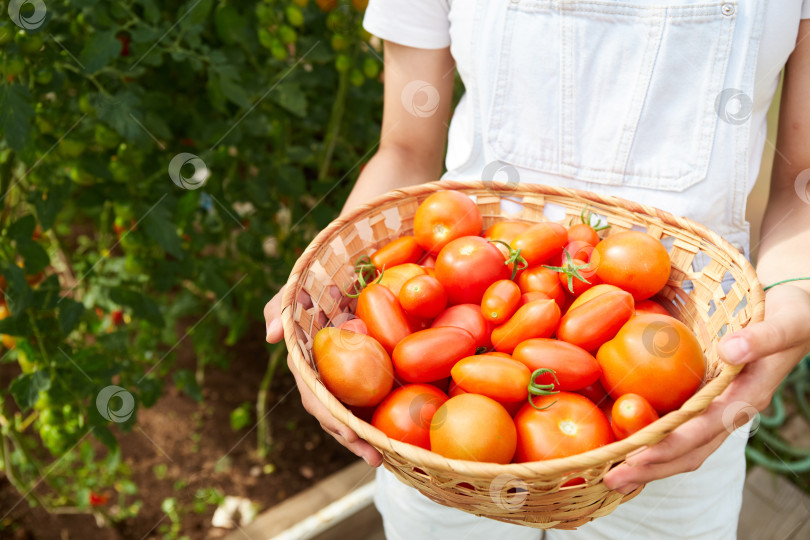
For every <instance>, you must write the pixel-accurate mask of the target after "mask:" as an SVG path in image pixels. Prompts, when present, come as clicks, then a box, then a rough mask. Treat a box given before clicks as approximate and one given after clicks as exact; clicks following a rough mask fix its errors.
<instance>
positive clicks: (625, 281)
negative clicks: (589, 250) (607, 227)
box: [596, 231, 670, 301]
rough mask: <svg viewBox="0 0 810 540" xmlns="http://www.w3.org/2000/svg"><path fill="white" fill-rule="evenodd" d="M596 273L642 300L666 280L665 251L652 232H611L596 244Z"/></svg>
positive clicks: (666, 258)
mask: <svg viewBox="0 0 810 540" xmlns="http://www.w3.org/2000/svg"><path fill="white" fill-rule="evenodd" d="M596 253H597V254H598V255H599V266H598V268H597V269H596V275H598V276H599V279H601V280H602V281H604V282H605V283H610V284H611V285H616V286H617V287H621V288H622V289H624V290H625V291H627V292H629V293H630V294H632V295H633V299H634V300H636V301H640V300H646V299H647V298H649V297H651V296H652V295H654V294H655V293H657V292H658V291H660V290H661V288H662V287H663V286H664V285H666V284H667V279H669V272H670V260H669V253H667V250H666V248H665V247H664V245H663V244H662V243H661V242H660V241H659V240H657V239H655V238H653V237H652V236H650V235H648V234H645V233H643V232H638V231H625V232H620V233H616V234H612V235H610V236H608V237H607V238H605V239H604V240H602V241H601V242H599V243H598V244H597V245H596Z"/></svg>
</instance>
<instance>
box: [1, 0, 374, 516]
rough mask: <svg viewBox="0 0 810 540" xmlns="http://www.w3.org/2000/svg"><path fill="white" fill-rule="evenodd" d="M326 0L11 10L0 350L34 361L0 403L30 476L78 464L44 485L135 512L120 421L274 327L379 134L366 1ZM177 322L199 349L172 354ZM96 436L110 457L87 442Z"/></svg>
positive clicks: (20, 463) (58, 500) (68, 4)
mask: <svg viewBox="0 0 810 540" xmlns="http://www.w3.org/2000/svg"><path fill="white" fill-rule="evenodd" d="M321 5H323V6H324V9H326V10H327V11H322V10H321V9H320V8H319V6H318V4H317V3H315V2H307V1H306V0H286V1H282V0H263V1H254V0H250V1H248V0H186V1H183V2H181V1H176V0H169V1H165V2H157V1H155V0H123V1H121V2H100V1H98V0H63V1H62V2H58V3H57V2H50V3H47V10H48V13H47V17H46V18H45V21H44V23H43V25H42V27H41V28H37V29H33V30H29V31H25V30H20V29H19V28H18V27H17V26H16V25H14V24H13V23H11V22H9V21H8V20H6V19H4V20H3V21H0V50H1V51H2V59H0V72H2V73H1V74H2V77H1V78H0V276H2V277H0V288H1V289H2V291H3V295H4V296H3V300H4V302H5V303H6V304H7V311H3V315H4V316H3V317H2V318H0V319H1V320H0V334H5V336H4V337H3V341H4V343H5V344H6V345H11V344H12V342H13V343H14V344H16V346H15V347H14V348H13V349H10V350H5V349H3V350H2V351H0V353H1V354H3V355H4V356H3V357H2V362H14V361H16V362H17V363H18V364H19V366H20V370H21V371H22V373H20V375H19V376H18V377H17V378H15V379H14V380H13V381H12V382H11V384H10V385H9V386H8V387H7V388H4V389H2V392H3V395H2V397H3V401H2V409H1V410H0V415H2V419H4V421H3V422H2V425H3V426H12V427H10V428H9V429H8V430H6V428H5V427H4V435H3V437H6V438H8V439H9V442H10V443H11V444H10V445H8V446H9V448H10V449H11V452H12V457H14V460H13V462H9V459H11V458H10V457H9V456H5V458H6V459H4V461H5V462H4V464H3V465H4V466H5V467H7V468H8V467H12V468H14V469H15V470H16V471H17V475H16V476H17V477H18V480H19V484H20V485H19V486H18V487H19V488H20V489H21V490H22V491H26V490H27V489H28V487H30V486H32V485H33V484H34V483H35V482H37V480H38V479H39V478H40V477H39V476H38V475H37V471H39V470H41V469H42V468H43V467H44V466H46V464H47V462H48V461H54V458H57V461H58V462H59V463H62V462H64V463H73V464H74V465H75V466H74V467H62V466H61V465H60V466H59V467H56V468H55V469H54V472H53V473H51V474H49V475H48V476H47V478H46V479H45V480H44V481H43V484H47V485H48V486H49V487H50V488H51V493H50V495H48V497H49V501H50V503H52V504H56V505H60V506H73V507H77V508H79V509H82V510H89V509H94V511H96V512H97V513H99V512H101V513H102V514H103V516H104V517H105V518H108V519H113V520H116V519H123V518H124V517H126V516H128V515H131V512H136V511H137V508H138V506H139V505H138V503H137V501H135V502H132V501H131V500H126V499H127V498H130V499H131V498H132V497H134V496H135V495H136V491H137V490H136V487H135V486H134V485H133V484H132V483H131V482H130V481H129V480H127V476H128V474H129V472H128V471H127V470H126V467H124V465H122V463H121V460H119V459H110V458H109V456H110V455H112V456H117V455H119V449H118V447H117V442H116V435H115V434H116V433H117V432H118V430H119V429H123V430H129V429H132V427H133V426H134V425H135V423H136V422H137V418H138V412H139V410H142V409H143V408H146V407H150V406H152V405H154V403H155V402H156V401H157V400H158V399H159V397H160V395H161V393H162V392H163V390H164V386H165V385H167V384H174V385H175V386H177V387H178V388H180V389H181V390H183V391H184V392H186V393H187V394H188V395H190V396H191V397H192V398H194V399H195V400H198V401H199V400H202V399H203V394H202V390H201V383H202V381H203V379H204V375H205V367H206V366H207V365H210V364H212V363H216V364H217V365H227V352H226V349H225V346H226V345H233V344H235V343H237V342H239V341H240V340H246V339H262V338H263V336H262V335H260V334H259V335H254V333H249V331H250V330H251V329H252V328H256V327H257V326H258V327H259V328H261V327H263V325H261V324H259V321H261V320H262V308H263V305H264V303H265V302H266V301H267V300H268V299H269V298H270V297H271V296H272V294H273V293H274V292H275V291H276V290H277V289H278V287H279V286H280V285H282V284H283V283H284V281H285V280H286V277H287V275H288V273H289V270H290V268H291V266H292V264H293V263H294V261H295V260H296V258H297V257H298V256H299V255H300V253H301V252H302V250H303V248H304V247H305V246H306V244H307V243H308V242H309V240H310V239H311V238H312V237H313V236H314V234H315V233H316V231H318V230H319V229H321V228H322V227H323V226H325V225H326V224H327V223H328V221H330V220H331V219H332V218H333V217H334V216H335V215H336V214H337V211H338V209H339V207H340V206H341V205H342V202H343V200H344V198H345V196H346V194H347V190H348V188H349V187H350V184H351V181H352V180H353V179H354V177H356V171H358V170H359V169H360V167H359V166H357V165H358V162H359V161H360V160H361V158H362V156H364V155H365V154H366V152H367V151H368V149H369V148H371V147H372V146H373V145H374V144H375V142H376V140H377V138H378V137H379V124H380V115H381V85H380V83H379V80H378V78H379V73H380V69H381V64H380V61H379V52H378V51H375V50H374V49H372V48H371V47H370V46H369V44H368V43H367V39H368V37H369V36H368V35H367V34H365V32H363V31H362V29H361V27H360V22H361V19H362V13H360V12H358V11H357V9H356V8H355V7H353V6H352V3H351V2H348V1H345V2H340V3H338V4H337V6H336V7H335V6H334V3H330V2H321ZM0 8H2V9H0V13H2V14H3V16H4V17H5V14H6V13H7V8H8V6H7V3H4V2H0ZM349 82H351V83H352V84H348V83H349ZM345 111H351V114H348V113H346V112H345ZM179 154H190V155H192V157H194V156H196V158H198V160H199V161H189V159H191V158H182V159H181V160H180V161H179V162H178V165H180V166H178V167H175V166H174V164H173V162H172V160H173V158H175V156H178V155H179ZM184 162H185V164H183V163H184ZM350 171H355V172H352V173H351V174H349V173H350ZM197 173H199V174H197ZM344 176H346V178H345V179H344ZM200 178H202V180H203V181H204V183H203V184H202V185H198V184H199V183H200V182H198V183H197V184H194V185H192V183H193V182H192V181H196V180H199V179H200ZM341 179H342V183H339V182H341ZM190 188H194V189H190ZM183 342H187V343H190V344H191V345H192V346H193V347H194V350H195V353H196V362H197V365H196V366H195V367H194V368H192V369H185V370H175V369H174V359H175V354H176V349H177V345H178V344H180V343H183ZM110 385H116V386H119V387H121V388H123V389H124V390H125V391H126V392H128V393H130V394H131V395H132V397H133V398H134V402H135V404H136V405H135V407H134V410H133V411H131V416H129V417H127V418H125V419H124V420H122V421H121V422H120V423H119V422H116V421H115V420H107V419H106V418H105V417H104V414H105V413H102V412H101V411H100V410H99V407H97V403H96V398H97V396H98V395H99V391H100V390H101V389H102V388H105V387H107V386H110ZM115 399H119V398H115ZM121 403H125V402H122V401H116V402H115V404H113V403H112V402H111V403H109V404H105V406H108V407H111V409H110V410H114V409H116V408H117V407H120V406H122V405H121ZM240 410H241V412H240V413H239V414H238V415H237V418H236V421H234V417H233V415H232V418H231V419H232V423H234V424H235V429H239V427H237V426H243V425H244V421H245V417H246V418H247V420H249V419H250V416H251V415H250V412H249V411H248V410H247V409H242V408H240V409H237V411H240ZM235 412H236V411H235ZM240 415H241V416H240ZM124 416H126V415H124ZM124 416H122V417H121V418H124ZM12 418H14V421H13V422H12V421H11V419H12ZM116 419H117V417H116ZM6 420H7V421H6ZM93 439H95V440H97V441H99V442H100V443H101V444H102V445H103V446H104V447H106V452H107V453H108V456H107V457H106V458H105V457H100V456H95V454H92V455H91V454H87V453H86V451H85V455H83V456H81V457H79V458H77V457H75V456H74V454H76V453H77V452H79V451H80V450H81V451H84V450H83V449H84V448H85V447H86V445H87V444H88V442H89V441H92V440H93ZM69 456H74V457H69ZM84 458H87V459H84ZM87 460H89V462H88V461H87ZM88 463H89V464H88ZM82 464H84V465H82ZM90 468H92V470H93V471H96V473H97V474H95V476H93V475H88V474H87V471H88V470H90ZM99 479H102V480H103V481H104V482H107V483H106V484H103V485H100V484H99V481H100V480H99ZM91 490H93V491H92V493H101V492H105V491H107V492H110V493H112V492H113V491H115V492H117V493H118V497H119V500H118V501H117V504H116V505H115V507H116V508H119V509H120V510H118V512H119V513H118V514H115V513H112V512H109V511H106V509H104V508H103V504H104V503H99V499H98V497H96V498H93V497H90V496H89V495H88V494H89V493H91ZM38 491H41V490H38ZM94 497H95V496H94ZM88 501H90V502H88ZM94 501H95V502H94ZM32 502H36V501H32ZM40 502H42V501H40ZM91 503H92V504H91ZM166 504H167V505H168V506H171V502H167V503H166ZM170 510H172V511H173V512H174V510H173V509H171V508H170ZM167 512H168V510H167Z"/></svg>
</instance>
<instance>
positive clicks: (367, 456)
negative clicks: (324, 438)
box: [287, 358, 382, 467]
mask: <svg viewBox="0 0 810 540" xmlns="http://www.w3.org/2000/svg"><path fill="white" fill-rule="evenodd" d="M287 363H288V365H289V366H290V371H292V373H293V375H294V376H295V382H296V384H297V385H298V390H299V391H300V392H301V402H302V403H303V404H304V409H306V410H307V412H308V413H309V414H311V415H312V416H314V417H315V418H316V419H317V420H318V421H319V422H320V423H321V427H322V428H323V429H324V430H325V431H326V432H327V433H329V434H330V435H332V436H333V437H334V438H335V439H336V440H337V441H338V442H339V443H340V444H342V445H343V446H345V447H346V448H348V449H349V450H350V451H351V452H352V453H354V454H355V455H357V456H360V457H361V458H363V459H364V460H365V461H366V463H368V464H369V465H371V466H372V467H377V466H379V465H380V464H381V463H382V454H380V453H379V452H378V451H377V450H376V449H375V448H374V447H373V446H371V445H370V444H368V443H367V442H366V441H364V440H362V439H361V438H360V437H358V436H357V433H355V432H354V431H353V430H352V429H351V428H349V427H348V426H346V425H345V424H343V423H341V422H339V421H338V420H337V419H336V418H335V417H334V416H332V413H330V412H329V409H327V408H326V407H325V406H324V405H323V403H321V402H320V401H318V398H316V397H315V394H313V393H312V391H311V390H310V389H309V387H308V386H307V385H306V384H305V383H304V382H303V381H302V380H301V377H300V375H299V374H298V371H296V369H295V366H294V365H293V364H292V362H291V361H290V360H289V358H288V359H287Z"/></svg>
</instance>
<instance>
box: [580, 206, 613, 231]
mask: <svg viewBox="0 0 810 540" xmlns="http://www.w3.org/2000/svg"><path fill="white" fill-rule="evenodd" d="M588 208H590V205H588V204H586V205H585V208H583V209H582V212H581V213H580V214H579V218H580V219H581V220H582V223H584V224H585V225H587V226H589V227H591V228H593V230H594V231H596V232H599V231H604V230H605V229H609V228H610V225H608V224H605V225H602V220H601V219H599V218H596V225H591V221H592V220H593V216H594V215H595V214H594V213H593V212H591V211H590V210H588ZM586 211H588V215H587V216H586V215H585V212H586Z"/></svg>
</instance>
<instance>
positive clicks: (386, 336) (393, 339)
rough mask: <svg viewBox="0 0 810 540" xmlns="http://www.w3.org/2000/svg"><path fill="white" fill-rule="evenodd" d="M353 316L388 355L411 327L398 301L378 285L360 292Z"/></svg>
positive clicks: (375, 284) (370, 286)
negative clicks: (363, 324)
mask: <svg viewBox="0 0 810 540" xmlns="http://www.w3.org/2000/svg"><path fill="white" fill-rule="evenodd" d="M355 315H357V316H358V317H360V318H361V319H362V320H363V322H364V323H366V327H367V328H368V335H369V336H371V337H373V338H374V339H376V340H377V341H379V342H380V344H381V345H382V346H383V347H384V348H385V350H386V351H387V352H388V353H389V354H390V353H391V352H393V351H394V347H396V345H397V343H399V342H400V341H402V339H403V338H404V337H405V336H407V335H409V334H410V333H411V326H410V324H409V321H408V318H407V317H406V316H405V312H404V311H403V310H402V306H400V305H399V300H397V298H396V296H394V293H392V292H391V291H390V290H388V289H387V288H386V287H384V286H382V285H380V284H378V283H372V284H371V285H369V286H368V287H366V288H365V289H363V290H362V291H361V292H360V296H359V297H358V298H357V309H356V310H355ZM437 378H438V377H437Z"/></svg>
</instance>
